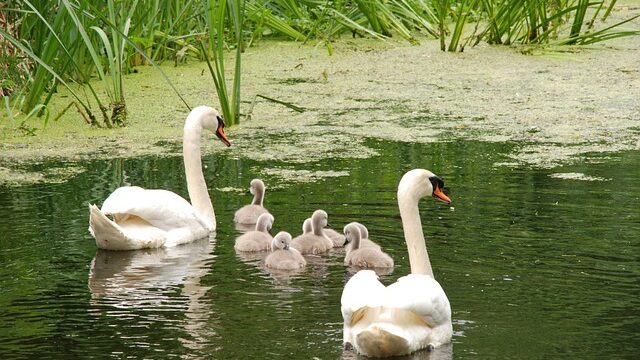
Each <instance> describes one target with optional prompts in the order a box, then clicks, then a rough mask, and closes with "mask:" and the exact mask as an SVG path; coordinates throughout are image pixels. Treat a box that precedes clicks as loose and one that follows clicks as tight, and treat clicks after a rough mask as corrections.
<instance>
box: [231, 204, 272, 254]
mask: <svg viewBox="0 0 640 360" xmlns="http://www.w3.org/2000/svg"><path fill="white" fill-rule="evenodd" d="M273 222H274V218H273V215H271V214H269V213H264V214H262V215H260V216H259V217H258V222H257V223H256V228H255V230H252V231H248V232H246V233H244V234H242V235H240V236H238V238H237V239H236V243H235V245H234V246H233V248H234V249H236V250H237V251H246V252H256V251H269V250H270V249H271V243H272V241H273V237H271V234H269V231H270V230H271V227H272V226H273Z"/></svg>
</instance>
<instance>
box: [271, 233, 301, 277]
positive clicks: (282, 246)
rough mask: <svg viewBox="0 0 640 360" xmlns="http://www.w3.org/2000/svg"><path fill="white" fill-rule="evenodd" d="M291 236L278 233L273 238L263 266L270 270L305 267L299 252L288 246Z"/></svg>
mask: <svg viewBox="0 0 640 360" xmlns="http://www.w3.org/2000/svg"><path fill="white" fill-rule="evenodd" d="M290 242H291V234H289V233H288V232H286V231H280V232H279V233H277V234H276V236H274V237H273V242H272V245H271V247H272V250H273V251H272V252H271V253H270V254H269V255H267V257H266V258H265V259H264V265H265V266H266V267H268V268H271V269H278V270H295V269H300V268H302V267H304V266H305V265H307V261H306V260H305V259H304V257H303V256H302V255H301V254H300V252H299V251H298V250H296V249H294V248H292V247H290V246H289V243H290Z"/></svg>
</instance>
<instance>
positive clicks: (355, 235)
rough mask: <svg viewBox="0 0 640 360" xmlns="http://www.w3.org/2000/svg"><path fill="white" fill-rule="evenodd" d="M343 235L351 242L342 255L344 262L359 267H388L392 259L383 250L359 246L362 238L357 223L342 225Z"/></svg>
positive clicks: (391, 265)
mask: <svg viewBox="0 0 640 360" xmlns="http://www.w3.org/2000/svg"><path fill="white" fill-rule="evenodd" d="M344 235H345V237H346V238H347V241H348V242H349V243H350V244H351V246H350V248H349V249H347V254H346V256H345V257H344V264H345V265H348V266H357V267H361V268H390V267H393V259H392V258H391V257H390V256H389V255H387V254H386V253H385V252H383V251H382V250H380V248H379V247H378V248H376V247H374V246H369V247H360V241H361V240H362V237H361V234H360V227H359V226H358V224H357V223H349V224H347V225H346V226H345V227H344Z"/></svg>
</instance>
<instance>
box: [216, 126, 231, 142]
mask: <svg viewBox="0 0 640 360" xmlns="http://www.w3.org/2000/svg"><path fill="white" fill-rule="evenodd" d="M216 136H217V137H218V139H220V141H222V142H223V143H224V144H225V145H227V146H231V141H229V139H228V138H227V135H226V134H225V133H224V126H218V130H216Z"/></svg>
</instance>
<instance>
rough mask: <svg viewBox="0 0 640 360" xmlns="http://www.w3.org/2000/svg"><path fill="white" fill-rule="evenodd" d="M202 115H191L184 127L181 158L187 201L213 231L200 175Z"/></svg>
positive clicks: (214, 219)
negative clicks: (187, 195) (185, 181)
mask: <svg viewBox="0 0 640 360" xmlns="http://www.w3.org/2000/svg"><path fill="white" fill-rule="evenodd" d="M203 116H204V114H202V113H193V112H192V113H191V114H189V116H188V117H187V121H186V122H185V125H184V136H183V138H182V156H183V158H184V172H185V174H186V177H187V189H188V190H189V199H190V200H191V205H192V206H193V207H194V209H195V210H196V211H197V212H198V214H200V215H201V216H202V217H204V218H205V219H207V220H209V221H211V225H212V226H213V228H214V229H215V227H216V216H215V213H214V211H213V204H212V203H211V198H210V197H209V191H208V190H207V184H206V183H205V181H204V174H203V173H202V159H201V153H200V138H201V137H202V119H201V118H202V117H203Z"/></svg>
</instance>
